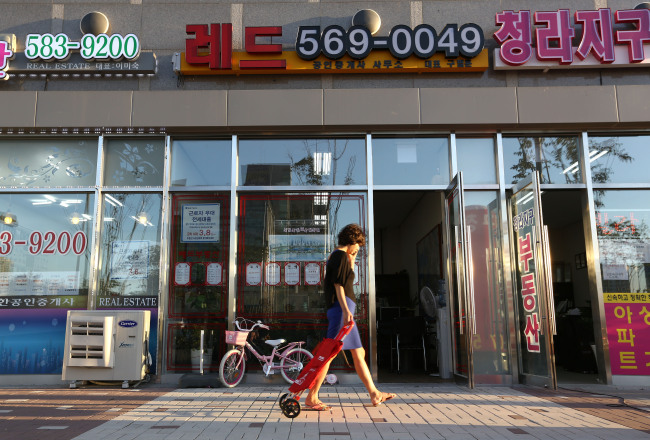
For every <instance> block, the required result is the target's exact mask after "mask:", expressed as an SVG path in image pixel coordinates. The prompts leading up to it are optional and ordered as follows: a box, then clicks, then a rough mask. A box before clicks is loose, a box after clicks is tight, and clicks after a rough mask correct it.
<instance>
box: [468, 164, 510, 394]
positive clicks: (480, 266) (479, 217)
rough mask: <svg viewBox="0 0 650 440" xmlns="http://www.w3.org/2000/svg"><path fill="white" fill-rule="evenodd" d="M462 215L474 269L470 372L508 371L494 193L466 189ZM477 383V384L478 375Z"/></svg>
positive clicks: (500, 257) (495, 372)
mask: <svg viewBox="0 0 650 440" xmlns="http://www.w3.org/2000/svg"><path fill="white" fill-rule="evenodd" d="M463 177H464V175H463ZM465 218H466V221H467V226H469V228H470V231H471V243H472V263H473V266H472V268H473V271H474V276H473V279H474V302H475V304H474V308H475V310H476V334H475V335H473V337H472V347H473V356H474V374H475V375H481V374H508V373H509V371H510V369H509V354H508V353H509V350H508V340H507V310H506V303H505V298H506V297H505V290H504V289H505V288H504V285H503V282H504V276H503V267H502V264H501V262H502V261H503V260H502V256H501V228H500V222H499V219H500V212H499V203H498V194H496V193H494V192H476V191H466V192H465ZM477 280H485V281H484V282H477ZM477 382H479V383H480V378H477Z"/></svg>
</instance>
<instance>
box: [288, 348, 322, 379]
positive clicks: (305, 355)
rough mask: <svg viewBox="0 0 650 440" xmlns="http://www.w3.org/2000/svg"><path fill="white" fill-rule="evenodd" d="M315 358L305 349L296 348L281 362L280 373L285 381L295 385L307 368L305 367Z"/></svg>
mask: <svg viewBox="0 0 650 440" xmlns="http://www.w3.org/2000/svg"><path fill="white" fill-rule="evenodd" d="M313 357H314V356H313V355H312V354H311V353H310V352H308V351H307V350H305V349H304V348H294V349H291V350H289V352H288V353H287V355H286V356H285V357H284V358H283V359H282V362H280V372H281V373H282V377H284V380H286V381H287V382H289V383H290V384H292V383H294V382H295V381H296V379H297V378H298V375H299V374H300V372H301V371H302V369H303V368H305V365H307V363H308V362H309V361H310V360H311V358H313Z"/></svg>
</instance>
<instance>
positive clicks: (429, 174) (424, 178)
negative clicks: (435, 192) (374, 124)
mask: <svg viewBox="0 0 650 440" xmlns="http://www.w3.org/2000/svg"><path fill="white" fill-rule="evenodd" d="M372 162H373V163H372V169H373V179H374V182H373V183H374V184H375V185H447V184H448V183H449V180H450V179H449V140H448V138H446V137H445V138H386V139H381V138H373V139H372Z"/></svg>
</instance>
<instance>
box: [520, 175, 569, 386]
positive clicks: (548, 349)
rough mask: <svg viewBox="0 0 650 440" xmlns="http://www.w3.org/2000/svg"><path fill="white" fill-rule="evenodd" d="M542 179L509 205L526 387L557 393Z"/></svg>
mask: <svg viewBox="0 0 650 440" xmlns="http://www.w3.org/2000/svg"><path fill="white" fill-rule="evenodd" d="M540 194H541V192H540V189H539V181H538V179H537V174H531V175H530V176H528V177H527V178H525V179H524V180H522V181H520V182H518V183H517V184H516V185H515V186H514V187H513V189H512V195H511V196H510V197H509V199H508V215H509V224H510V225H511V228H512V237H513V241H512V243H513V247H514V249H513V252H512V255H513V256H514V258H515V260H514V261H513V263H514V264H513V266H512V267H513V268H514V271H513V275H514V277H515V279H514V283H515V286H516V289H515V307H516V310H517V312H516V315H517V320H518V326H517V327H516V328H518V329H519V330H518V332H517V341H518V361H519V380H520V382H521V383H527V384H531V385H538V386H547V387H549V388H552V389H556V388H557V378H556V374H555V359H554V351H553V335H554V334H555V333H556V331H555V309H554V304H553V284H552V281H551V273H550V266H551V264H550V263H551V262H550V250H549V243H548V231H547V229H546V227H545V226H544V221H543V217H542V209H541V206H542V205H541V197H540Z"/></svg>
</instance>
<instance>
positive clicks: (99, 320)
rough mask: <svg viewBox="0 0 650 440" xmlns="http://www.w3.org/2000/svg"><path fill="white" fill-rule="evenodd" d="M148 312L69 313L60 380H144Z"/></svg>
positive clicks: (147, 342) (105, 311)
mask: <svg viewBox="0 0 650 440" xmlns="http://www.w3.org/2000/svg"><path fill="white" fill-rule="evenodd" d="M150 319H151V312H150V311H148V310H92V311H91V310H69V311H68V320H67V325H66V333H65V353H64V358H63V375H62V379H63V380H68V381H71V385H70V386H71V387H74V383H75V382H76V381H77V380H97V381H99V380H110V381H113V380H121V381H123V385H122V386H123V387H128V381H138V380H142V379H144V378H145V376H146V373H147V365H148V359H149V349H148V348H149V322H150Z"/></svg>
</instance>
